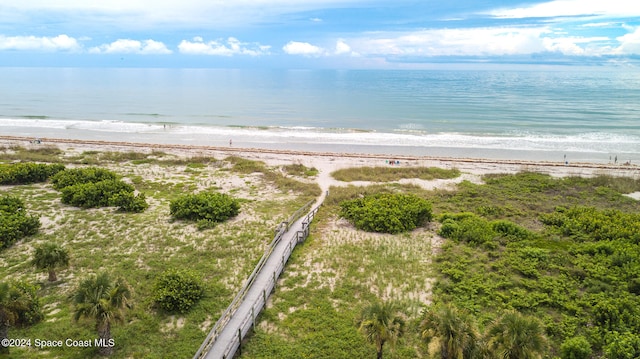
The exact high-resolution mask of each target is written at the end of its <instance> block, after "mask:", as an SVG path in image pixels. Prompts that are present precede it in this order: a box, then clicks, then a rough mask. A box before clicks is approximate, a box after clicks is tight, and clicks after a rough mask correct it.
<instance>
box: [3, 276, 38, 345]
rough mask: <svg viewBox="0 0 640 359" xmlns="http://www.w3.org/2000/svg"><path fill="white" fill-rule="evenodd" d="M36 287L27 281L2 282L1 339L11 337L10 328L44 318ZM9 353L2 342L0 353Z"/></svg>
mask: <svg viewBox="0 0 640 359" xmlns="http://www.w3.org/2000/svg"><path fill="white" fill-rule="evenodd" d="M43 317H44V316H43V314H42V311H41V309H40V300H39V298H38V295H37V294H36V287H35V286H33V285H30V284H28V283H25V282H15V283H4V282H2V283H0V340H2V339H8V338H9V328H10V327H12V326H16V325H30V324H34V323H37V322H39V321H40V320H42V318H43ZM7 353H9V347H8V346H6V345H4V343H3V344H1V345H0V354H7Z"/></svg>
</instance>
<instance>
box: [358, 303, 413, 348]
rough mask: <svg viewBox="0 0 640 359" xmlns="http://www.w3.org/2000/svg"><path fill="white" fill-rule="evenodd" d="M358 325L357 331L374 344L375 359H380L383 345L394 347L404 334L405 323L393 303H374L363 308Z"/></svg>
mask: <svg viewBox="0 0 640 359" xmlns="http://www.w3.org/2000/svg"><path fill="white" fill-rule="evenodd" d="M359 325H360V326H359V330H360V332H362V333H363V334H364V335H365V336H366V337H367V341H368V342H369V343H372V344H375V346H376V351H377V358H378V359H382V351H383V349H384V345H385V344H386V343H389V344H390V345H392V346H393V345H395V343H396V341H397V340H398V338H400V337H401V336H402V335H403V334H404V327H405V322H404V320H403V319H402V318H401V317H400V316H399V310H398V308H397V306H396V305H395V304H394V303H391V302H385V303H382V302H376V303H374V304H372V305H370V306H368V307H366V308H364V310H363V311H362V314H361V317H360V320H359Z"/></svg>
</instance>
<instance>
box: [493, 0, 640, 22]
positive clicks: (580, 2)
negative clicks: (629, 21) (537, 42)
mask: <svg viewBox="0 0 640 359" xmlns="http://www.w3.org/2000/svg"><path fill="white" fill-rule="evenodd" d="M489 15H492V16H494V17H498V18H508V19H524V18H536V17H537V18H540V17H563V16H603V17H636V16H640V2H638V1H634V0H607V1H602V0H553V1H549V2H544V3H539V4H535V5H531V6H527V7H519V8H503V9H497V10H493V11H491V12H489Z"/></svg>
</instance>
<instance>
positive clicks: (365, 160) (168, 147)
mask: <svg viewBox="0 0 640 359" xmlns="http://www.w3.org/2000/svg"><path fill="white" fill-rule="evenodd" d="M39 139H40V141H41V142H40V144H34V143H32V141H33V140H34V138H33V137H25V136H2V135H0V144H2V145H4V146H12V145H18V146H27V147H29V148H31V149H33V148H37V146H47V145H51V144H53V145H56V146H58V147H62V148H64V149H69V148H74V149H81V150H85V151H89V150H98V151H127V150H131V151H149V152H151V151H154V150H158V151H164V152H168V153H172V154H175V155H179V156H186V157H194V156H203V155H210V156H213V157H215V156H216V155H218V156H220V155H222V156H231V155H239V156H244V157H250V158H255V159H258V160H262V161H265V162H267V163H269V162H270V163H276V164H280V163H291V162H304V163H305V164H309V165H310V166H311V167H324V168H327V169H333V170H335V169H340V168H346V167H362V166H384V165H387V166H388V165H389V163H387V162H385V161H389V160H395V161H400V165H401V166H406V165H418V166H434V167H443V168H458V169H460V170H461V171H465V172H469V173H473V174H487V173H515V172H521V171H534V172H542V173H547V174H550V175H553V176H558V177H566V176H573V175H575V176H597V175H602V174H608V175H612V176H621V177H640V166H637V165H634V164H629V165H626V164H610V163H599V162H598V163H595V162H570V163H568V164H565V163H562V162H552V161H543V160H510V159H493V158H471V157H442V156H438V157H436V156H411V155H384V154H375V153H368V154H363V153H352V152H326V151H321V152H316V151H303V150H283V149H270V148H256V147H251V148H245V147H233V146H230V147H223V146H206V145H195V144H166V143H147V142H132V141H112V140H83V139H66V138H53V137H41V138H39ZM338 160H340V161H338Z"/></svg>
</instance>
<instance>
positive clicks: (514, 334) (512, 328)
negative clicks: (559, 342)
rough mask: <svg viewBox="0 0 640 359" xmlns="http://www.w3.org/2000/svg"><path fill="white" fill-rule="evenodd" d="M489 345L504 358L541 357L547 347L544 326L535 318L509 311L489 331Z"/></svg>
mask: <svg viewBox="0 0 640 359" xmlns="http://www.w3.org/2000/svg"><path fill="white" fill-rule="evenodd" d="M488 336H489V338H490V340H489V345H490V347H491V348H492V349H494V350H495V351H497V352H499V353H500V357H501V358H504V359H534V358H540V357H541V356H542V354H543V353H544V352H545V350H546V349H547V339H546V337H545V335H544V327H543V325H542V323H540V321H538V320H537V319H535V318H529V317H525V316H524V315H522V314H520V313H518V312H516V311H509V312H507V313H505V314H504V315H503V316H502V317H500V318H499V319H498V320H497V321H496V322H495V323H494V324H493V325H492V326H491V327H490V328H489V332H488Z"/></svg>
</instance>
